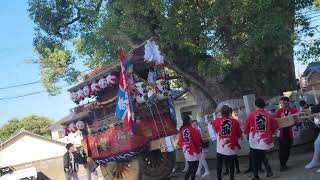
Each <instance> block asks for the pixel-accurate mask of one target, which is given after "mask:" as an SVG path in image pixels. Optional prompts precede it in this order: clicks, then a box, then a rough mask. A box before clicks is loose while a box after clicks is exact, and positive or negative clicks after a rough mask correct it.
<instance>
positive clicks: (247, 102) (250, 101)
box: [243, 94, 256, 114]
mask: <svg viewBox="0 0 320 180" xmlns="http://www.w3.org/2000/svg"><path fill="white" fill-rule="evenodd" d="M255 99H256V98H255V95H254V94H249V95H244V96H243V101H244V106H245V110H246V114H248V113H250V112H252V111H255V105H254V101H255Z"/></svg>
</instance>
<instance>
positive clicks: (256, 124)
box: [244, 98, 277, 180]
mask: <svg viewBox="0 0 320 180" xmlns="http://www.w3.org/2000/svg"><path fill="white" fill-rule="evenodd" d="M255 105H256V108H257V109H256V111H254V112H251V113H250V114H249V115H248V117H247V121H246V123H245V125H244V134H245V135H247V136H249V138H248V139H249V144H250V149H251V153H252V158H253V172H254V177H253V179H252V180H259V179H260V178H259V174H258V172H259V166H260V164H261V162H262V163H263V164H264V166H265V167H266V170H267V177H271V176H273V173H272V170H271V167H270V165H269V162H268V159H267V158H266V155H265V151H267V150H270V149H271V148H273V146H274V144H273V139H272V135H273V134H274V132H275V130H276V128H277V122H276V121H275V119H274V118H273V117H272V115H271V114H269V113H268V112H266V111H265V110H264V108H265V106H266V103H265V101H264V100H263V99H261V98H257V99H256V101H255Z"/></svg>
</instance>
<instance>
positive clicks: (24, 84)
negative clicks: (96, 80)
mask: <svg viewBox="0 0 320 180" xmlns="http://www.w3.org/2000/svg"><path fill="white" fill-rule="evenodd" d="M88 71H90V69H86V70H84V71H81V73H86V72H88ZM38 83H40V81H34V82H29V83H23V84H16V85H10V86H4V87H0V90H3V89H11V88H16V87H21V86H28V85H32V84H38Z"/></svg>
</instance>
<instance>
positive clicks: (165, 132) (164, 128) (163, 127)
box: [153, 102, 168, 137]
mask: <svg viewBox="0 0 320 180" xmlns="http://www.w3.org/2000/svg"><path fill="white" fill-rule="evenodd" d="M153 104H154V105H155V107H156V109H157V112H158V115H159V118H160V122H161V125H162V129H163V130H164V134H165V135H166V137H167V136H168V135H167V131H166V127H165V126H164V124H163V121H162V118H161V115H160V111H159V109H158V105H157V104H156V103H155V102H153Z"/></svg>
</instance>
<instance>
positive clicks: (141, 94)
mask: <svg viewBox="0 0 320 180" xmlns="http://www.w3.org/2000/svg"><path fill="white" fill-rule="evenodd" d="M135 86H136V89H137V91H138V94H137V95H136V100H137V102H138V103H144V102H146V98H145V92H146V88H145V87H146V84H145V83H144V82H138V83H136V84H135Z"/></svg>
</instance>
